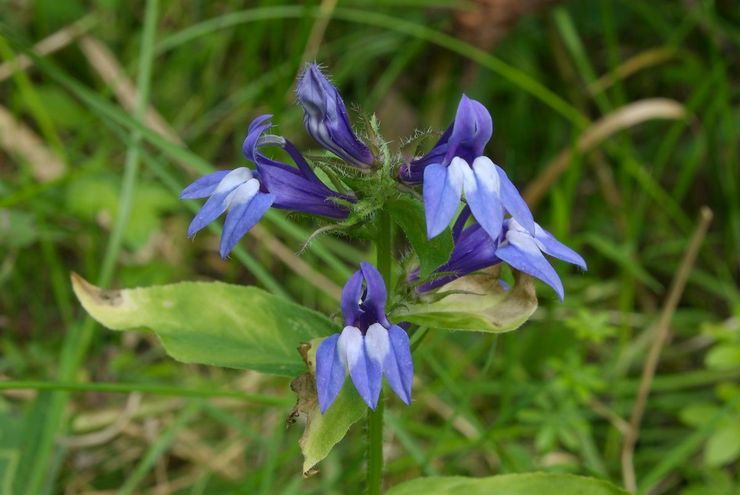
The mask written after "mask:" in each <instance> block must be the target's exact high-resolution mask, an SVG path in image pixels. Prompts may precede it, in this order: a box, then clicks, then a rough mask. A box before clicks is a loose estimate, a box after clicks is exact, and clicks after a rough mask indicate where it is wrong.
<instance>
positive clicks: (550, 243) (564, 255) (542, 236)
mask: <svg viewBox="0 0 740 495" xmlns="http://www.w3.org/2000/svg"><path fill="white" fill-rule="evenodd" d="M535 239H537V240H538V241H539V243H540V249H541V250H542V251H544V252H545V253H546V254H549V255H550V256H553V257H555V258H558V259H560V260H563V261H565V262H568V263H571V264H573V265H576V266H578V267H579V268H581V269H582V270H587V269H588V268H587V267H586V260H584V259H583V257H582V256H581V255H580V254H578V253H577V252H575V251H574V250H572V249H571V248H569V247H568V246H566V245H565V244H563V243H562V242H560V241H559V240H557V239H556V238H555V236H554V235H552V234H551V233H550V232H548V231H546V230H545V229H543V228H542V227H540V226H539V225H537V224H535Z"/></svg>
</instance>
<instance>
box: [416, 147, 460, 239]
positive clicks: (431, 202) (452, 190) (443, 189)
mask: <svg viewBox="0 0 740 495" xmlns="http://www.w3.org/2000/svg"><path fill="white" fill-rule="evenodd" d="M462 167H465V168H467V167H468V165H467V164H466V163H465V161H464V160H460V159H458V158H455V159H453V160H452V163H451V164H450V165H449V166H448V167H446V166H444V165H441V164H433V165H429V166H427V167H426V168H425V169H424V212H425V215H426V219H427V237H428V238H429V239H432V238H433V237H436V236H437V235H439V234H440V233H441V232H442V231H443V230H444V229H446V228H447V226H448V225H449V224H450V222H451V221H452V217H454V216H455V212H456V211H457V207H458V205H459V203H460V196H461V194H462V186H463V180H462V179H463V173H464V170H463V169H462Z"/></svg>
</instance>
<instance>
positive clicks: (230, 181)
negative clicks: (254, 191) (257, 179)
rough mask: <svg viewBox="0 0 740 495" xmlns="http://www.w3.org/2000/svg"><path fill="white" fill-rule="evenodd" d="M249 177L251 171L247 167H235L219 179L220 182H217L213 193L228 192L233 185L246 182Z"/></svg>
mask: <svg viewBox="0 0 740 495" xmlns="http://www.w3.org/2000/svg"><path fill="white" fill-rule="evenodd" d="M251 178H252V171H251V170H249V169H248V168H247V167H239V168H235V169H234V170H232V171H231V172H229V173H228V174H226V175H225V176H224V178H223V179H221V182H219V183H218V186H216V190H215V191H214V192H213V194H218V193H225V192H229V191H231V190H232V189H234V188H235V187H238V186H239V184H242V183H244V182H247V181H248V180H249V179H251Z"/></svg>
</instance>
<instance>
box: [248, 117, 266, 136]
mask: <svg viewBox="0 0 740 495" xmlns="http://www.w3.org/2000/svg"><path fill="white" fill-rule="evenodd" d="M271 118H272V115H271V114H269V113H265V114H262V115H258V116H257V117H255V118H254V120H252V122H251V123H250V124H249V129H248V130H247V133H250V132H252V131H253V130H255V129H256V128H257V127H258V126H259V127H261V126H262V124H264V123H265V122H267V121H268V120H270V119H271Z"/></svg>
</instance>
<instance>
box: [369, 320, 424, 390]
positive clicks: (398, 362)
mask: <svg viewBox="0 0 740 495" xmlns="http://www.w3.org/2000/svg"><path fill="white" fill-rule="evenodd" d="M371 328H372V327H371ZM368 333H370V331H369V330H368ZM388 339H389V341H390V348H391V349H390V352H389V353H388V354H387V355H386V357H385V361H383V374H384V375H385V378H386V379H387V380H388V385H390V386H391V388H392V389H393V391H394V392H395V393H396V395H398V396H399V397H400V398H401V400H402V401H404V402H405V403H406V404H410V403H411V385H412V383H413V381H414V361H413V360H412V359H411V347H410V345H409V336H408V335H407V334H406V332H405V331H404V330H403V329H402V328H401V327H399V326H398V325H393V326H391V327H390V329H388Z"/></svg>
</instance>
